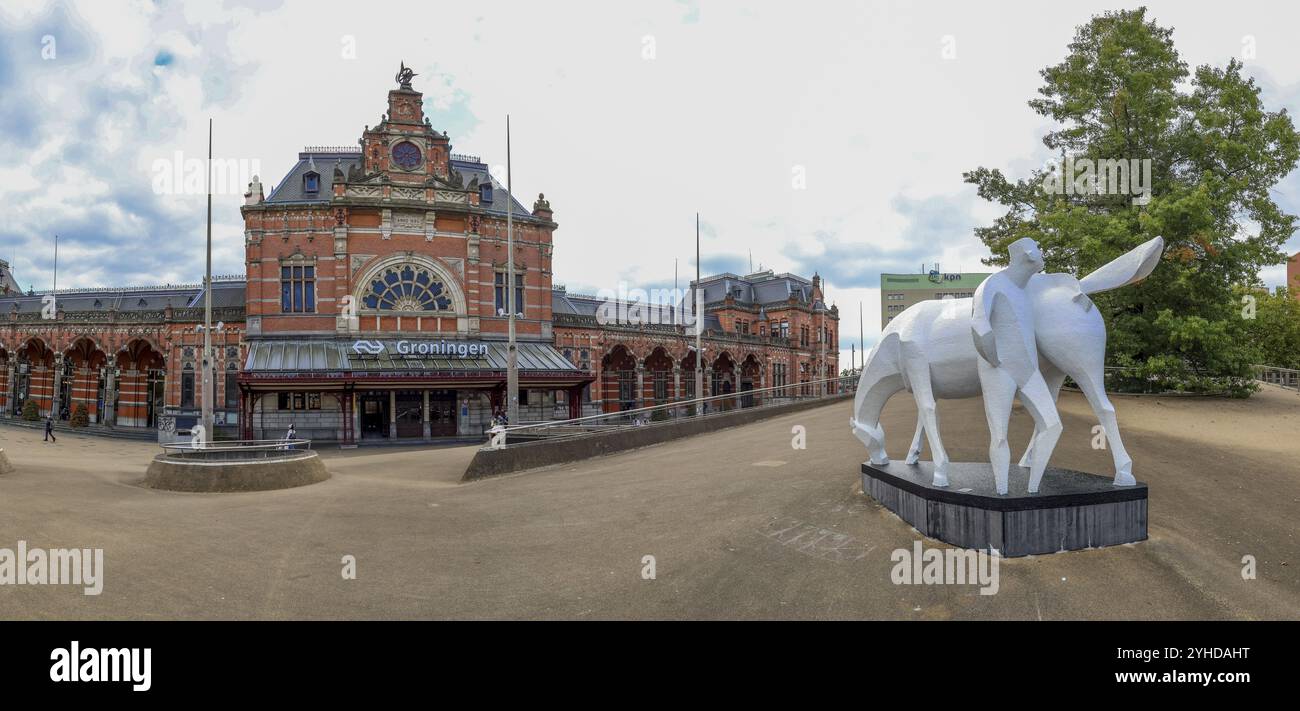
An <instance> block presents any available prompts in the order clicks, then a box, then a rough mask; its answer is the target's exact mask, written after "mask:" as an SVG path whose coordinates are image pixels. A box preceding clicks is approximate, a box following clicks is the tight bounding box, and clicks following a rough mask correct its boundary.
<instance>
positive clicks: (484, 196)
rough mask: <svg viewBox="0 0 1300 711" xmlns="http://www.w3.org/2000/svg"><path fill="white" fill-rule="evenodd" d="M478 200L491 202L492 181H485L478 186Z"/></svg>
mask: <svg viewBox="0 0 1300 711" xmlns="http://www.w3.org/2000/svg"><path fill="white" fill-rule="evenodd" d="M478 201H479V202H482V203H487V202H492V183H491V182H487V183H483V184H482V185H480V186H478Z"/></svg>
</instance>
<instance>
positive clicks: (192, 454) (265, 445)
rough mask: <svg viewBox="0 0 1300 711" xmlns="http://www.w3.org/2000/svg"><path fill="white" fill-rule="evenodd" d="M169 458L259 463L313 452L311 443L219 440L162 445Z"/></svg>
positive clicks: (304, 441) (307, 440)
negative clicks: (254, 461)
mask: <svg viewBox="0 0 1300 711" xmlns="http://www.w3.org/2000/svg"><path fill="white" fill-rule="evenodd" d="M160 446H161V447H162V449H163V453H164V455H165V456H167V457H171V458H175V459H190V460H204V461H208V460H222V461H231V460H257V459H280V458H287V457H293V456H296V455H301V454H304V453H307V452H310V451H311V440H309V439H293V440H284V439H280V440H275V439H251V440H219V441H212V442H203V443H195V442H190V441H180V442H169V443H165V444H161V445H160Z"/></svg>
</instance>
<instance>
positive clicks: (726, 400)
mask: <svg viewBox="0 0 1300 711" xmlns="http://www.w3.org/2000/svg"><path fill="white" fill-rule="evenodd" d="M692 375H693V374H692ZM857 385H858V376H857V375H849V376H840V377H835V378H826V379H824V380H810V381H808V382H803V383H790V384H787V385H776V386H772V387H767V388H758V389H755V390H741V391H738V392H732V393H726V394H724V395H711V396H709V397H702V398H694V399H691V400H678V401H675V402H669V403H663V404H661V405H650V406H648V407H637V408H631V409H627V410H620V411H618V412H603V413H600V414H597V415H588V416H586V417H576V418H573V419H567V420H554V421H551V422H528V423H523V424H518V425H508V426H504V427H503V426H499V425H498V426H496V427H493V428H492V429H490V430H488V434H489V435H490V439H489V441H488V444H487V446H486V447H485V448H486V449H499V448H501V447H505V446H508V445H507V440H508V439H509V438H511V437H513V438H516V439H522V440H525V441H531V440H536V439H543V438H544V439H553V438H557V437H572V436H577V435H582V434H592V433H596V432H608V431H611V430H619V429H625V428H628V427H642V426H652V425H656V424H660V423H663V422H673V421H677V420H681V419H685V418H692V417H709V416H713V415H719V414H723V413H727V412H736V411H739V410H750V409H763V408H768V407H775V406H777V405H785V404H789V403H791V402H798V401H806V400H821V399H826V398H830V397H834V396H838V395H841V394H843V393H849V392H853V391H855V390H856V389H857Z"/></svg>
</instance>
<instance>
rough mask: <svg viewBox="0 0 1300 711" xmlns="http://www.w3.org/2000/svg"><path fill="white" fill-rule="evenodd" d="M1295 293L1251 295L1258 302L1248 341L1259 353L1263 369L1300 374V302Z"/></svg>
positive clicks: (1248, 328)
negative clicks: (1291, 370)
mask: <svg viewBox="0 0 1300 711" xmlns="http://www.w3.org/2000/svg"><path fill="white" fill-rule="evenodd" d="M1295 293H1296V292H1295V291H1294V290H1292V289H1287V288H1280V289H1278V290H1277V291H1275V292H1274V293H1272V294H1267V293H1260V292H1253V293H1251V294H1248V296H1251V297H1253V299H1254V314H1251V315H1252V316H1253V318H1248V319H1247V320H1246V333H1247V334H1248V339H1247V340H1248V341H1249V342H1250V344H1251V345H1252V346H1254V347H1255V348H1256V350H1257V351H1258V355H1257V356H1256V362H1257V363H1259V364H1260V365H1275V366H1278V367H1279V368H1292V369H1295V370H1300V300H1297V299H1296V297H1295V296H1294V294H1295ZM1243 295H1246V294H1243Z"/></svg>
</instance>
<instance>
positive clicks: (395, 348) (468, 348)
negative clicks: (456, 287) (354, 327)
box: [352, 338, 488, 358]
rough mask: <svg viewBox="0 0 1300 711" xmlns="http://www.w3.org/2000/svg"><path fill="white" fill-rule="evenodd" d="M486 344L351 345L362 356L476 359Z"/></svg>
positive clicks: (364, 341)
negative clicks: (391, 355) (387, 355)
mask: <svg viewBox="0 0 1300 711" xmlns="http://www.w3.org/2000/svg"><path fill="white" fill-rule="evenodd" d="M487 351H488V347H487V344H486V343H470V342H467V341H407V340H401V341H396V342H387V343H386V342H384V341H372V340H368V339H364V338H363V339H360V340H358V341H357V342H355V343H353V344H352V352H353V353H356V354H357V355H363V356H377V355H382V354H384V353H392V354H393V355H397V356H445V357H448V358H476V357H479V356H485V355H487Z"/></svg>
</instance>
